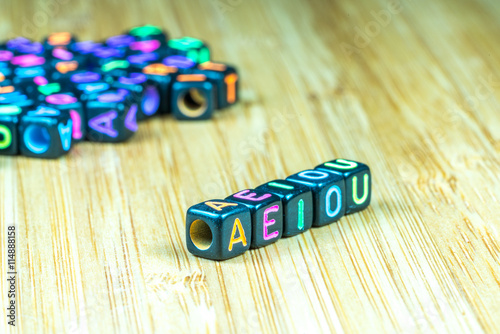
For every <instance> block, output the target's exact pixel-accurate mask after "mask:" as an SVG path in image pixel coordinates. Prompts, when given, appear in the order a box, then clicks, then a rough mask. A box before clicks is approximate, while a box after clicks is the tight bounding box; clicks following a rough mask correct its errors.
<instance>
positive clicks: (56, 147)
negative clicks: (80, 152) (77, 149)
mask: <svg viewBox="0 0 500 334" xmlns="http://www.w3.org/2000/svg"><path fill="white" fill-rule="evenodd" d="M71 132H72V121H71V118H70V117H69V115H68V114H66V113H62V112H60V111H59V110H56V109H53V108H49V107H46V106H39V107H38V108H37V109H36V110H30V111H28V112H27V113H26V115H23V116H22V117H21V121H20V124H19V135H20V143H19V150H20V152H21V154H22V155H24V156H27V157H36V158H49V159H50V158H52V159H53V158H59V157H60V156H62V155H65V154H66V153H68V152H69V150H70V149H71V145H72V141H71Z"/></svg>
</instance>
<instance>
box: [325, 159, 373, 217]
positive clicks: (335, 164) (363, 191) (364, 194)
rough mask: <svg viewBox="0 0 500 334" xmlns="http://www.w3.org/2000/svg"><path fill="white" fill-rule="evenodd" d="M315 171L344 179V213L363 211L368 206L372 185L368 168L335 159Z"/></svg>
mask: <svg viewBox="0 0 500 334" xmlns="http://www.w3.org/2000/svg"><path fill="white" fill-rule="evenodd" d="M316 169H317V170H323V171H327V172H330V173H333V174H336V175H342V177H344V179H345V189H346V195H345V197H346V213H353V212H357V211H360V210H363V209H365V208H366V207H368V205H369V204H370V200H371V193H372V183H371V173H370V168H369V167H368V166H367V165H365V164H362V163H361V162H356V161H352V160H346V159H336V160H333V161H328V162H325V163H323V164H321V165H319V166H317V167H316Z"/></svg>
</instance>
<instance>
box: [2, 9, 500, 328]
mask: <svg viewBox="0 0 500 334" xmlns="http://www.w3.org/2000/svg"><path fill="white" fill-rule="evenodd" d="M0 9H1V10H0V35H1V36H2V37H5V38H10V37H14V36H18V35H24V36H27V37H31V38H34V39H41V38H42V37H43V36H44V35H46V34H47V33H49V32H52V31H56V30H71V31H74V32H75V33H77V34H78V35H79V36H80V37H81V39H100V38H104V37H106V36H110V35H112V34H117V33H119V32H121V31H122V30H124V29H126V28H128V27H130V26H133V25H137V24H143V23H151V24H156V25H160V26H163V27H165V28H166V29H167V30H168V31H169V32H170V34H171V36H173V37H180V36H183V35H191V36H195V37H199V38H202V39H204V40H206V41H208V42H209V43H210V45H211V47H212V50H213V55H214V59H216V60H220V61H225V62H230V63H233V64H236V65H237V66H238V68H239V70H240V77H241V102H240V103H239V104H238V105H237V106H235V107H233V108H231V109H229V110H227V111H224V112H220V113H218V114H217V115H216V117H215V118H214V119H213V120H210V121H206V122H191V123H190V122H179V121H176V120H174V119H173V118H171V117H165V118H161V119H155V120H152V121H150V122H147V123H143V124H141V125H140V129H139V133H138V135H137V136H136V137H134V138H133V139H132V140H131V141H130V142H128V143H125V144H120V145H112V144H92V143H83V144H80V145H78V146H77V147H76V148H75V149H74V150H73V151H72V153H71V154H70V155H69V156H67V157H66V158H63V159H60V160H56V161H45V160H36V159H29V158H23V157H15V158H11V157H1V158H0V219H1V226H0V227H1V231H2V232H1V233H2V238H1V239H2V240H1V249H2V259H1V260H2V261H1V263H2V280H1V283H0V289H1V292H0V294H1V296H2V301H3V302H2V307H1V309H2V311H1V312H0V315H1V316H2V320H1V326H0V332H8V331H9V330H11V328H10V326H7V321H6V317H5V307H6V305H7V304H6V303H7V297H6V290H7V286H6V281H5V272H6V268H5V264H6V258H5V253H4V251H5V249H6V237H5V234H4V232H5V230H6V227H7V226H8V225H10V224H15V226H16V228H17V256H18V257H17V259H18V262H17V265H18V286H17V289H18V292H19V296H18V299H17V303H18V307H19V309H18V312H17V315H18V323H17V327H16V330H17V331H18V332H20V333H21V332H22V333H42V332H44V333H85V332H90V333H127V332H130V333H151V332H155V333H168V332H169V333H184V332H219V333H228V332H230V333H260V332H262V333H275V332H276V333H316V332H325V333H326V332H337V333H343V332H345V333H360V332H365V333H368V332H369V333H373V332H400V333H423V332H425V333H428V332H440V333H459V332H467V333H468V332H474V333H482V332H489V333H495V332H497V333H498V332H500V303H499V301H500V237H499V229H500V218H499V214H500V177H499V174H500V173H499V172H500V159H499V157H500V156H499V153H500V111H499V107H500V67H499V65H500V62H499V59H500V43H499V41H500V39H499V38H500V21H499V20H498V18H499V16H500V3H499V2H498V1H497V0H481V1H466V0H449V1H444V0H442V1H434V0H422V1H416V0H413V1H412V0H400V2H393V3H392V4H391V2H386V1H383V0H380V1H368V0H363V1H347V0H346V1H332V0H330V1H327V0H324V1H319V0H307V1H299V0H280V1H278V0H273V1H264V0H260V1H258V0H255V1H254V0H213V1H201V0H200V1H176V2H167V1H159V0H148V1H134V2H132V1H122V0H115V1H83V0H82V1H77V2H71V1H68V0H47V1H46V0H43V1H42V0H40V1H33V2H32V1H26V0H22V1H21V0H16V1H2V2H1V8H0ZM374 13H375V14H374ZM377 13H378V14H377ZM387 13H390V15H387ZM375 16H378V20H379V21H377V20H376V18H375ZM360 31H362V35H361V34H360ZM337 157H344V158H351V159H355V160H359V161H362V162H365V163H367V164H369V165H370V167H371V169H372V173H373V179H374V184H373V190H374V194H373V200H372V204H371V206H370V208H369V209H367V210H365V211H363V212H361V213H358V214H353V215H350V216H347V217H344V218H342V219H341V220H340V221H339V222H338V223H335V224H332V225H330V226H327V227H323V228H318V229H313V230H310V231H308V232H307V233H305V234H303V235H301V236H298V237H293V238H289V239H283V240H280V241H279V242H278V243H276V244H274V245H271V246H268V247H266V248H261V249H259V250H252V251H248V252H247V253H245V254H244V255H243V256H240V257H237V258H234V259H232V260H229V261H225V262H214V261H209V260H204V259H200V258H196V257H194V256H192V255H190V254H189V253H188V252H187V251H186V248H185V246H184V238H185V235H184V214H185V212H186V210H187V208H188V207H189V206H191V205H193V204H195V203H197V202H200V201H203V200H206V199H211V198H221V197H225V196H227V195H229V194H231V193H234V192H236V191H238V190H241V189H244V188H247V187H255V186H258V185H259V184H261V183H264V182H266V181H268V180H272V179H274V178H283V177H286V176H287V175H289V174H291V173H294V172H297V171H300V170H302V169H306V168H311V167H314V166H316V165H317V164H319V163H321V162H323V161H326V160H330V159H333V158H337ZM13 332H14V331H13Z"/></svg>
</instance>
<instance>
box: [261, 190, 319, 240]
mask: <svg viewBox="0 0 500 334" xmlns="http://www.w3.org/2000/svg"><path fill="white" fill-rule="evenodd" d="M255 190H258V191H262V192H269V193H271V194H274V195H276V196H278V197H279V198H280V199H281V201H282V203H283V237H291V236H294V235H296V234H299V233H303V232H305V231H307V230H308V229H310V228H311V225H312V222H313V213H314V203H313V197H312V192H311V191H310V190H309V188H308V187H306V186H303V185H301V184H298V183H294V182H290V181H286V180H274V181H271V182H267V183H264V184H263V185H261V186H258V187H257V188H255Z"/></svg>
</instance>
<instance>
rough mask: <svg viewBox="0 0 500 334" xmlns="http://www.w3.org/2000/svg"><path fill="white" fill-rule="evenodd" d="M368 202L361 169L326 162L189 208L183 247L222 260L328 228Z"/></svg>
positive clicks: (350, 163)
mask: <svg viewBox="0 0 500 334" xmlns="http://www.w3.org/2000/svg"><path fill="white" fill-rule="evenodd" d="M370 200H371V174H370V169H369V167H368V166H367V165H365V164H363V163H360V162H355V161H351V160H346V159H336V160H333V161H328V162H325V163H323V164H321V165H319V166H317V167H316V168H315V169H311V170H305V171H301V172H299V173H296V174H293V175H290V176H288V177H287V178H286V179H284V180H274V181H271V182H267V183H265V184H263V185H261V186H259V187H257V188H255V189H246V190H243V191H240V192H238V193H236V194H233V195H231V196H229V197H227V198H225V199H224V200H220V199H215V200H209V201H205V202H202V203H199V204H196V205H194V206H192V207H190V208H189V209H188V211H187V216H186V245H187V249H188V250H189V251H190V252H191V253H192V254H194V255H197V256H200V257H203V258H207V259H213V260H225V259H228V258H232V257H234V256H237V255H240V254H242V253H244V252H245V251H247V250H248V249H249V248H260V247H264V246H267V245H269V244H272V243H274V242H276V241H278V240H279V239H280V238H281V237H291V236H294V235H297V234H300V233H303V232H305V231H307V230H308V229H309V228H311V227H313V226H314V227H318V226H324V225H328V224H331V223H333V222H335V221H337V220H339V219H340V218H341V217H343V216H344V215H346V214H351V213H354V212H358V211H360V210H363V209H365V208H366V207H367V206H368V205H369V204H370Z"/></svg>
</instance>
